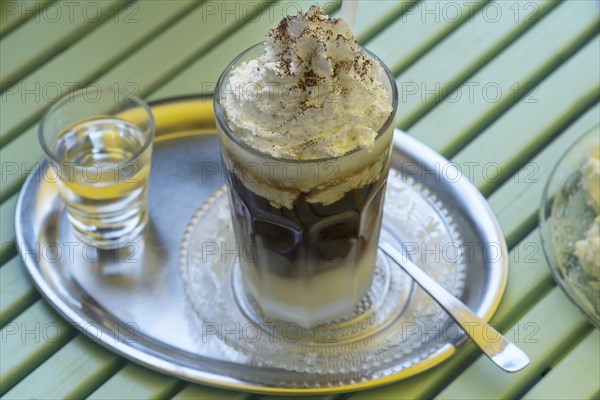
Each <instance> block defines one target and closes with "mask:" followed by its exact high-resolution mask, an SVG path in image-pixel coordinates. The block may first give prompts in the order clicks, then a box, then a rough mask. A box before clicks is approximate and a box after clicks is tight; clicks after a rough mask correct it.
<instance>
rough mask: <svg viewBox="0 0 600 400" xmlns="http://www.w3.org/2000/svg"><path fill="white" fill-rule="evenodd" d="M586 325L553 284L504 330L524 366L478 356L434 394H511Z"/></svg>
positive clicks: (494, 396) (481, 396)
mask: <svg viewBox="0 0 600 400" xmlns="http://www.w3.org/2000/svg"><path fill="white" fill-rule="evenodd" d="M590 329H591V326H590V324H589V323H588V322H587V320H586V319H585V318H584V317H583V315H582V314H581V312H580V311H579V310H578V309H577V308H576V307H575V305H573V304H572V303H571V302H570V301H569V299H568V298H567V297H566V295H565V294H564V293H563V292H562V291H561V289H560V288H558V287H555V288H554V289H552V291H551V292H550V293H549V294H548V295H547V296H545V297H544V298H543V299H542V300H541V301H540V302H539V303H538V304H536V305H535V307H533V308H532V309H531V310H530V311H529V312H528V313H527V314H526V315H524V316H523V317H522V318H520V320H519V321H518V322H517V323H516V324H515V325H514V326H512V327H511V328H510V329H509V331H508V336H509V338H511V339H512V340H514V341H515V342H517V343H518V345H519V347H521V348H522V349H523V350H524V351H525V352H526V353H527V354H528V355H529V357H530V358H531V364H529V365H528V366H527V368H525V369H523V370H522V371H519V372H516V373H509V372H505V371H503V370H501V369H499V368H498V367H497V366H495V365H494V364H493V363H492V362H491V361H490V360H489V359H487V358H485V357H480V358H479V359H478V360H477V361H476V362H475V363H474V364H472V365H470V366H469V367H468V368H467V370H466V371H465V372H463V373H462V374H460V375H459V376H458V377H457V378H456V379H455V380H453V381H452V383H450V384H449V385H448V386H447V387H446V388H445V389H444V390H443V391H442V392H441V393H440V394H439V395H438V396H437V397H436V398H439V399H457V398H460V399H477V400H482V399H498V398H500V399H508V398H514V397H515V396H516V395H517V394H519V393H520V392H521V391H522V390H523V389H524V388H526V387H527V386H528V385H529V384H530V383H531V382H532V381H535V380H536V379H537V377H538V376H539V375H540V374H541V373H542V372H543V371H544V370H545V369H546V368H547V367H548V366H549V365H550V364H551V363H552V361H553V360H554V359H556V358H558V357H560V355H561V354H562V353H563V352H564V351H565V350H566V349H567V348H568V347H569V345H570V343H572V342H573V341H575V340H577V338H578V337H580V336H581V335H582V334H584V332H586V331H589V330H590ZM511 336H512V337H511Z"/></svg>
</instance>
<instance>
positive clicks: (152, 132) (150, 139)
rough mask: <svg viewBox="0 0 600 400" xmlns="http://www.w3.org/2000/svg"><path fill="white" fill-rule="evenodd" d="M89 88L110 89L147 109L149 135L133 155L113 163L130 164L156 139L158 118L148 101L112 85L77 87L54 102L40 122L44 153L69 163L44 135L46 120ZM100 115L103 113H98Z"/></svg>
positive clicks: (98, 90) (39, 133)
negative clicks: (61, 157) (57, 152)
mask: <svg viewBox="0 0 600 400" xmlns="http://www.w3.org/2000/svg"><path fill="white" fill-rule="evenodd" d="M88 90H93V91H95V92H96V93H99V92H108V91H111V92H116V93H118V94H119V95H123V96H124V97H123V98H124V99H131V100H133V101H134V102H135V103H136V104H137V105H139V106H141V107H142V109H143V110H144V111H146V113H147V114H148V124H149V130H150V133H149V134H148V135H144V143H143V145H142V146H140V148H139V149H138V150H137V151H135V152H134V153H133V154H132V155H131V156H129V157H127V158H125V159H124V160H121V161H118V162H115V163H113V165H116V166H124V165H126V164H129V163H130V162H132V161H133V160H135V159H136V158H138V157H139V156H140V155H142V154H143V153H144V152H145V151H146V150H147V149H148V148H149V147H150V145H151V144H152V142H153V141H154V135H155V133H156V120H155V118H154V114H153V113H152V109H151V108H150V106H149V105H148V103H146V102H145V101H144V100H142V99H141V98H139V97H137V96H136V95H134V94H133V93H131V92H128V91H125V90H123V89H118V88H110V87H106V86H86V87H83V88H81V89H77V90H75V91H73V92H70V93H68V94H67V95H65V96H63V97H61V98H60V99H58V100H57V101H56V102H55V103H54V104H52V106H51V107H50V108H49V109H48V110H47V111H46V112H45V113H44V115H43V116H42V119H41V120H40V124H39V128H38V139H39V142H40V145H41V147H42V150H44V153H46V156H47V157H48V158H49V159H50V161H53V162H55V163H57V164H61V165H64V164H68V163H67V162H65V161H64V160H61V159H60V158H59V157H57V156H56V153H55V152H54V151H52V150H51V149H50V147H49V146H48V142H47V140H46V138H45V136H44V131H45V130H44V127H45V125H46V122H47V120H48V118H49V116H50V115H51V114H52V113H53V112H54V111H56V110H57V109H58V108H59V107H60V106H62V105H64V104H65V103H67V102H68V101H72V100H74V99H75V98H78V97H81V96H82V95H83V93H84V92H87V91H88ZM115 104H117V103H115ZM98 115H101V114H98ZM140 130H141V129H140ZM142 131H143V132H145V130H142Z"/></svg>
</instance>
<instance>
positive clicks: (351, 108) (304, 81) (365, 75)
mask: <svg viewBox="0 0 600 400" xmlns="http://www.w3.org/2000/svg"><path fill="white" fill-rule="evenodd" d="M385 81H387V76H386V74H385V72H384V70H383V68H382V67H381V65H380V64H379V63H378V62H377V61H376V60H374V59H373V58H372V57H370V56H369V55H367V54H366V53H365V52H364V51H363V50H362V49H361V48H360V47H359V46H358V45H357V44H356V42H355V40H354V37H353V35H352V32H351V31H350V29H349V27H348V24H346V22H344V21H343V20H341V19H338V18H329V17H328V16H326V15H325V14H323V12H322V10H321V9H320V8H319V7H317V6H312V7H311V8H310V9H309V10H308V11H307V12H306V13H299V14H298V15H296V16H291V17H286V18H284V19H283V20H282V21H281V22H280V23H279V25H278V26H277V28H275V29H272V30H270V31H269V33H268V34H267V36H266V40H265V50H264V54H263V55H262V56H260V57H258V58H256V59H253V60H250V61H247V62H244V63H242V64H240V65H239V66H237V67H236V68H234V69H233V70H232V71H231V72H230V76H229V79H228V80H227V81H226V82H225V85H226V86H227V89H226V90H227V91H228V93H229V95H226V96H223V100H222V104H223V108H224V110H225V114H226V117H227V119H228V123H229V125H230V127H231V128H232V129H233V131H234V132H235V133H236V134H237V135H238V136H239V137H240V138H241V139H242V140H244V141H245V142H246V143H247V144H249V145H250V146H252V147H253V148H256V149H258V150H260V151H262V152H265V153H268V154H271V155H272V156H275V157H277V158H287V159H296V160H310V159H318V158H327V157H339V156H342V155H344V154H346V153H348V152H350V151H352V150H354V149H357V148H364V149H367V150H368V151H370V150H372V149H373V147H374V144H375V138H376V136H377V131H378V130H379V128H381V126H382V125H383V124H384V122H385V121H386V119H387V118H388V117H389V115H390V113H391V112H392V107H391V104H392V101H391V94H390V91H389V90H388V89H386V87H385V86H384V84H383V83H382V82H385ZM232 94H233V95H232Z"/></svg>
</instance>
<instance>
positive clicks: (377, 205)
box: [227, 172, 386, 277]
mask: <svg viewBox="0 0 600 400" xmlns="http://www.w3.org/2000/svg"><path fill="white" fill-rule="evenodd" d="M227 180H228V183H229V185H230V187H231V190H230V191H229V192H230V196H231V198H230V199H231V204H232V208H233V210H234V212H233V213H232V218H233V224H234V229H235V231H236V237H237V238H238V239H241V240H243V241H244V242H243V243H240V248H241V249H242V250H243V251H242V252H241V257H242V264H259V265H260V266H259V268H261V269H264V268H266V269H267V270H268V272H269V273H274V274H277V275H280V276H285V277H302V276H304V277H310V276H313V275H314V274H317V273H319V272H323V271H326V270H329V269H331V268H335V267H336V266H339V265H342V264H343V265H346V264H347V263H350V264H352V265H358V260H359V258H360V257H361V256H362V255H363V254H364V253H365V252H366V250H367V249H368V248H369V243H370V241H373V240H375V241H376V240H378V236H379V235H378V232H379V226H380V223H381V216H380V213H381V207H382V205H383V201H382V200H383V196H384V193H385V182H386V175H385V174H382V178H380V179H379V180H378V181H376V182H373V183H371V184H368V185H366V186H364V187H362V188H360V189H354V190H351V191H349V192H347V193H346V194H345V195H344V197H343V198H341V199H340V200H338V201H336V202H335V203H333V204H329V205H323V204H315V203H309V202H308V201H307V200H306V198H305V196H304V195H302V194H301V195H300V196H299V197H298V198H297V199H296V200H295V202H294V206H293V208H291V209H288V208H285V207H281V208H275V207H273V206H272V205H271V204H270V202H269V200H267V199H266V198H264V197H261V196H259V195H257V194H255V193H254V192H252V191H251V190H249V189H248V188H247V187H246V186H244V185H243V183H242V181H241V180H240V179H239V177H238V176H237V175H236V174H235V173H234V172H229V173H228V175H227Z"/></svg>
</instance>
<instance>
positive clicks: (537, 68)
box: [410, 1, 600, 157]
mask: <svg viewBox="0 0 600 400" xmlns="http://www.w3.org/2000/svg"><path fill="white" fill-rule="evenodd" d="M575 21H576V23H575ZM599 21H600V15H599V13H598V12H597V7H596V5H595V4H593V3H592V2H588V1H570V2H564V3H563V4H561V5H560V6H558V7H557V8H556V9H554V10H552V11H551V12H550V14H549V15H548V16H546V17H545V18H543V19H542V20H541V21H540V22H539V23H538V24H537V25H536V26H534V27H533V28H532V29H531V30H529V31H527V32H526V33H525V34H524V35H522V36H521V37H520V38H519V39H518V40H517V41H515V42H514V43H513V44H512V45H510V46H509V47H508V48H506V49H505V50H504V51H503V52H502V53H501V54H499V55H498V56H497V57H496V58H495V59H494V60H493V61H492V62H490V63H489V64H488V65H486V66H484V67H483V68H482V69H481V70H480V71H479V72H478V73H476V74H475V75H473V76H471V77H469V78H468V83H467V85H462V86H460V87H459V88H458V89H457V90H455V91H454V92H453V93H451V94H449V95H448V98H447V99H446V100H444V101H443V102H442V103H440V104H439V105H438V106H437V107H435V108H434V109H433V110H432V111H431V112H429V113H428V114H427V117H426V118H423V119H421V120H420V121H419V122H417V123H416V124H415V125H414V126H412V127H411V129H410V133H411V134H412V135H413V136H415V137H417V138H419V139H420V140H423V141H425V142H427V143H428V144H429V145H430V146H431V147H433V148H434V149H435V150H437V151H439V152H441V153H442V154H444V155H445V156H446V157H450V156H452V155H454V154H455V152H456V151H457V150H458V149H460V147H461V146H464V145H465V144H466V143H467V142H468V141H469V140H470V139H472V138H473V137H474V136H475V135H477V134H478V133H479V132H480V131H481V130H482V129H484V128H485V127H486V126H487V125H489V124H490V123H491V122H492V121H494V119H496V118H497V117H498V116H499V115H501V114H502V113H503V112H504V111H506V110H507V109H508V108H509V107H511V106H512V105H513V104H514V103H515V102H517V101H524V102H527V101H533V100H535V99H538V98H539V97H540V95H539V93H537V94H533V95H532V97H531V98H529V97H527V96H525V97H524V98H523V97H522V96H524V95H526V94H527V92H528V91H529V89H528V88H531V87H532V86H533V85H535V84H537V83H538V82H539V81H540V80H542V79H543V78H544V77H545V76H546V75H547V74H548V73H550V72H551V71H552V70H553V69H555V68H556V67H557V66H558V65H559V64H560V63H561V62H563V61H564V60H565V59H567V58H568V57H569V56H571V55H572V53H573V52H574V51H576V50H577V49H579V48H580V47H581V46H582V45H583V44H584V43H585V42H586V41H588V40H589V39H590V38H592V37H593V36H594V35H595V34H596V33H597V32H598V23H599ZM557 26H561V27H563V28H561V29H556V27H557Z"/></svg>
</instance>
